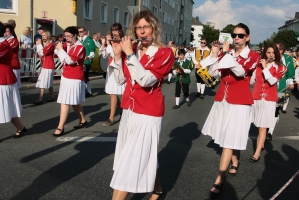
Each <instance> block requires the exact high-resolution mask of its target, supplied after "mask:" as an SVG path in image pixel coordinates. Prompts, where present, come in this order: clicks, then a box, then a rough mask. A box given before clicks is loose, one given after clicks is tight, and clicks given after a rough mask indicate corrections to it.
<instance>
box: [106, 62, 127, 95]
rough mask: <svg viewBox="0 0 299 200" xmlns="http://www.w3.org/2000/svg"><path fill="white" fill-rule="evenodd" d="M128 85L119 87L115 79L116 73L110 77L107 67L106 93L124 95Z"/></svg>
mask: <svg viewBox="0 0 299 200" xmlns="http://www.w3.org/2000/svg"><path fill="white" fill-rule="evenodd" d="M125 87H126V84H123V85H118V84H117V83H116V81H115V79H114V72H112V73H111V74H110V76H109V67H107V74H106V83H105V92H106V93H107V94H117V95H122V94H123V93H124V91H125Z"/></svg>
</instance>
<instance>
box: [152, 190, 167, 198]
mask: <svg viewBox="0 0 299 200" xmlns="http://www.w3.org/2000/svg"><path fill="white" fill-rule="evenodd" d="M152 195H158V198H157V199H156V200H163V199H165V198H166V193H165V192H163V191H162V192H155V191H154V192H152V194H151V196H152ZM148 199H150V198H148Z"/></svg>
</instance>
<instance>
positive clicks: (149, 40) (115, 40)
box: [109, 38, 152, 42]
mask: <svg viewBox="0 0 299 200" xmlns="http://www.w3.org/2000/svg"><path fill="white" fill-rule="evenodd" d="M109 41H112V42H121V41H122V39H109ZM131 41H138V42H139V41H148V42H151V41H152V39H150V38H149V39H131Z"/></svg>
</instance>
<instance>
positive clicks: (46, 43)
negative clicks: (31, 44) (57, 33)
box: [42, 30, 52, 45]
mask: <svg viewBox="0 0 299 200" xmlns="http://www.w3.org/2000/svg"><path fill="white" fill-rule="evenodd" d="M43 33H44V34H46V35H47V41H46V42H43V44H44V45H48V44H49V43H50V42H51V41H52V36H51V33H50V31H48V30H44V32H43ZM43 33H42V34H43Z"/></svg>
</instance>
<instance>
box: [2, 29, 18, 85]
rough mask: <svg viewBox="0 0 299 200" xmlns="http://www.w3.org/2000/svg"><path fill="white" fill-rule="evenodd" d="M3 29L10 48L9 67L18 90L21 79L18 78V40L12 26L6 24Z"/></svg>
mask: <svg viewBox="0 0 299 200" xmlns="http://www.w3.org/2000/svg"><path fill="white" fill-rule="evenodd" d="M5 28H6V30H5V33H4V36H5V38H6V40H7V41H8V43H9V45H10V47H11V48H12V59H11V67H12V69H13V72H14V74H15V75H16V78H17V86H18V88H19V89H20V88H21V77H20V70H21V66H20V61H19V58H18V54H19V41H18V38H16V37H14V35H15V31H14V27H13V26H11V25H9V24H6V25H5Z"/></svg>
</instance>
